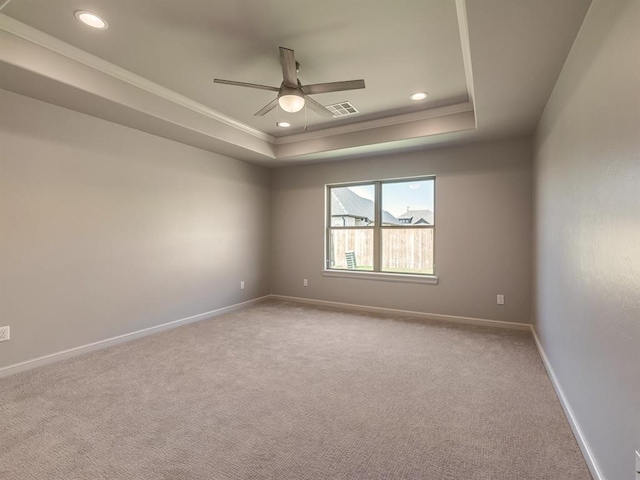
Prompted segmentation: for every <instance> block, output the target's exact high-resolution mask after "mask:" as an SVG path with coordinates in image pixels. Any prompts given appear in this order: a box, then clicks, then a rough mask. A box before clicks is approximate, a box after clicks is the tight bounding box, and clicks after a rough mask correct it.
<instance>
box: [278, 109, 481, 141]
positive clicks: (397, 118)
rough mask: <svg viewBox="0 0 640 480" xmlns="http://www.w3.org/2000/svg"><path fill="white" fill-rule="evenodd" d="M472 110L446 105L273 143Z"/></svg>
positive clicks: (410, 121) (352, 131)
mask: <svg viewBox="0 0 640 480" xmlns="http://www.w3.org/2000/svg"><path fill="white" fill-rule="evenodd" d="M472 110H473V105H472V104H471V102H463V103H456V104H454V105H447V106H445V107H438V108H430V109H429V110H424V111H422V112H413V113H406V114H404V115H396V116H394V117H386V118H379V119H376V120H369V121H365V122H360V123H353V124H350V125H342V126H339V127H330V128H324V129H322V130H316V131H313V132H306V133H299V134H297V135H289V136H287V137H279V138H276V141H275V143H276V144H277V145H282V144H287V143H295V142H303V141H305V140H312V139H316V138H324V137H332V136H334V135H342V134H345V133H354V132H361V131H363V130H371V129H373V128H380V127H390V126H394V125H400V124H402V123H413V122H419V121H421V120H428V119H431V118H437V117H445V116H447V115H453V114H455V113H463V112H469V111H472Z"/></svg>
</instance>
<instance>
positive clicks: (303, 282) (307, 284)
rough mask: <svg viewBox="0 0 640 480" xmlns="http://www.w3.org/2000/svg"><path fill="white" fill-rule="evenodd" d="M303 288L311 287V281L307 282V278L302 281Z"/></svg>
mask: <svg viewBox="0 0 640 480" xmlns="http://www.w3.org/2000/svg"><path fill="white" fill-rule="evenodd" d="M302 286H303V287H308V286H309V280H307V279H306V278H305V279H304V280H302Z"/></svg>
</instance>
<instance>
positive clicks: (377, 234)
mask: <svg viewBox="0 0 640 480" xmlns="http://www.w3.org/2000/svg"><path fill="white" fill-rule="evenodd" d="M374 185H375V189H374V198H375V202H374V207H375V211H374V228H373V271H374V272H379V271H380V270H381V267H382V261H381V255H382V246H381V244H380V241H381V239H382V233H381V225H382V184H381V183H380V182H375V183H374Z"/></svg>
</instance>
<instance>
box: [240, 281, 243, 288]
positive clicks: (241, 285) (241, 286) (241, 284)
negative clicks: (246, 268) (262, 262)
mask: <svg viewBox="0 0 640 480" xmlns="http://www.w3.org/2000/svg"><path fill="white" fill-rule="evenodd" d="M240 290H244V280H243V281H241V282H240Z"/></svg>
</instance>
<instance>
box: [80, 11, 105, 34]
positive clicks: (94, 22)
mask: <svg viewBox="0 0 640 480" xmlns="http://www.w3.org/2000/svg"><path fill="white" fill-rule="evenodd" d="M74 15H75V16H76V18H77V19H78V20H80V21H81V22H82V23H84V24H85V25H89V26H90V27H92V28H97V29H98V30H106V29H107V28H109V24H108V23H107V21H106V20H105V19H104V18H102V17H99V16H98V15H96V14H95V13H91V12H87V11H86V10H78V11H77V12H76V13H75V14H74Z"/></svg>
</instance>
